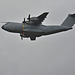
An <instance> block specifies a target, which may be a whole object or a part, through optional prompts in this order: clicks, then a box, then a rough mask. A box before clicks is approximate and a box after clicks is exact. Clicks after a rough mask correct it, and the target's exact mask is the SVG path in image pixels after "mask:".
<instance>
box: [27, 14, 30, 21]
mask: <svg viewBox="0 0 75 75" xmlns="http://www.w3.org/2000/svg"><path fill="white" fill-rule="evenodd" d="M27 19H28V20H29V22H30V14H29V16H28V18H27Z"/></svg>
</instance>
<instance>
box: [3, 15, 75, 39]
mask: <svg viewBox="0 0 75 75" xmlns="http://www.w3.org/2000/svg"><path fill="white" fill-rule="evenodd" d="M68 21H70V22H71V23H69V22H68ZM74 23H75V14H72V15H69V16H68V17H67V19H66V20H65V21H64V22H63V24H62V25H60V26H59V25H58V26H57V25H55V26H45V25H42V24H39V25H37V24H32V23H30V22H29V23H28V22H27V23H26V22H25V23H15V22H7V23H6V24H5V25H3V26H2V29H4V30H6V31H8V32H12V33H20V36H21V37H24V38H30V39H31V40H35V39H36V37H40V36H44V35H50V34H54V33H58V32H62V31H67V30H70V29H72V26H73V25H74ZM67 24H68V25H67Z"/></svg>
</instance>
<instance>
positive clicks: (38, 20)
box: [30, 12, 49, 25]
mask: <svg viewBox="0 0 75 75" xmlns="http://www.w3.org/2000/svg"><path fill="white" fill-rule="evenodd" d="M48 13H49V12H44V13H43V14H41V15H39V16H38V17H32V18H30V21H31V22H32V23H33V24H35V25H39V24H41V23H42V22H43V21H44V20H45V18H46V16H47V15H48Z"/></svg>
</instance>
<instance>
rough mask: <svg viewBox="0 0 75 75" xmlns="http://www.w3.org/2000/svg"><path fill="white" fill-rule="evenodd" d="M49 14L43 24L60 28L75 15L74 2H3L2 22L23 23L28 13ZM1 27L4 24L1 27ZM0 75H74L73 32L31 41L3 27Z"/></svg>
mask: <svg viewBox="0 0 75 75" xmlns="http://www.w3.org/2000/svg"><path fill="white" fill-rule="evenodd" d="M44 11H49V12H50V14H49V15H48V16H47V18H46V20H45V21H44V22H43V24H48V25H51V24H56V25H60V24H61V23H62V22H63V21H64V19H65V18H66V17H67V15H68V14H69V13H74V12H75V1H74V0H0V22H4V21H6V22H8V21H16V22H22V20H23V18H24V17H27V16H28V15H29V14H31V16H38V15H40V14H41V13H43V12H44ZM1 26H2V24H1ZM0 35H1V36H0V75H75V26H74V27H73V30H70V31H67V32H62V33H58V34H54V35H49V36H43V37H40V38H37V40H36V41H34V42H32V41H30V39H24V40H23V41H21V40H20V37H19V35H18V34H12V33H9V32H6V31H3V30H2V29H1V28H0Z"/></svg>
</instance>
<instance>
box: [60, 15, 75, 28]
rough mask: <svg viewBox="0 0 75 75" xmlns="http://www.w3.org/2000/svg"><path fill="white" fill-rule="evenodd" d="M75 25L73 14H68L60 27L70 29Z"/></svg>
mask: <svg viewBox="0 0 75 75" xmlns="http://www.w3.org/2000/svg"><path fill="white" fill-rule="evenodd" d="M74 24H75V14H69V15H68V17H67V18H66V19H65V21H64V22H63V23H62V24H61V26H67V27H71V28H72V26H73V25H74Z"/></svg>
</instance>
